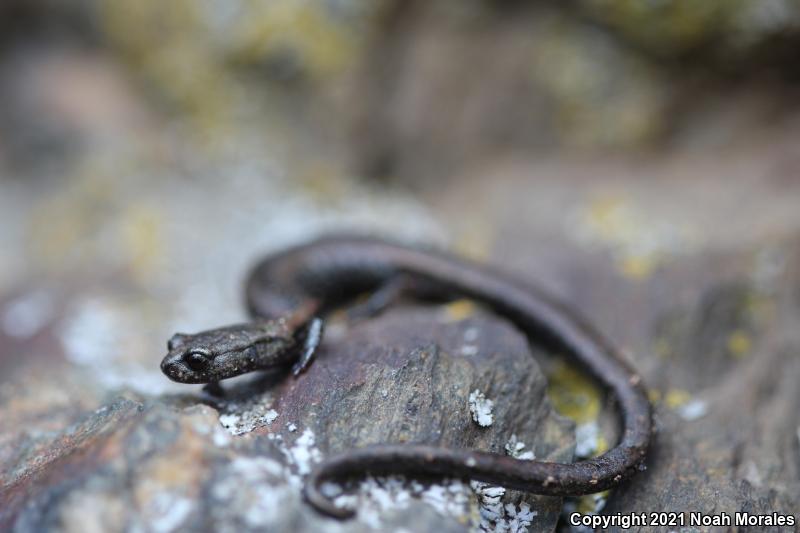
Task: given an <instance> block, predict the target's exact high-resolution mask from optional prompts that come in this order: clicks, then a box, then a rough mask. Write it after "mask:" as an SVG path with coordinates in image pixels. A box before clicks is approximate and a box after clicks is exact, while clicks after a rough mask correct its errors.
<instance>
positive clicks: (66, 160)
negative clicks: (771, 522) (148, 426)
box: [0, 0, 800, 510]
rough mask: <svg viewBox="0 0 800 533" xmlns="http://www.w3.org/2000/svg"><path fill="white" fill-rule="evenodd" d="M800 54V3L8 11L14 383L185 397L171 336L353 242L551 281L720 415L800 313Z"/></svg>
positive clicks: (3, 245) (1, 268)
mask: <svg viewBox="0 0 800 533" xmlns="http://www.w3.org/2000/svg"><path fill="white" fill-rule="evenodd" d="M799 47H800V3H798V2H797V1H795V0H705V1H703V2H683V1H675V0H648V1H628V0H570V1H565V2H542V1H540V2H523V1H515V0H440V1H437V2H422V1H415V0H408V1H396V0H377V1H376V0H372V1H365V0H318V1H312V0H307V1H306V0H273V1H269V2H261V1H256V0H229V1H226V2H212V1H207V0H174V1H171V2H162V1H157V0H137V1H135V2H115V1H111V0H4V1H3V2H2V3H0V250H2V261H0V384H3V386H5V387H6V391H7V393H8V394H10V392H8V391H11V390H12V389H10V388H8V387H11V386H12V384H19V383H25V384H26V387H28V388H30V389H31V390H36V387H37V386H40V387H45V386H46V387H48V389H47V390H49V391H51V394H50V395H49V396H46V397H44V396H40V397H39V399H37V400H34V399H31V400H30V401H31V402H34V403H32V404H31V405H28V406H27V407H25V409H28V411H27V412H28V413H30V412H34V411H37V410H39V412H42V410H43V409H44V408H45V406H46V409H47V410H49V411H50V412H54V410H57V409H58V408H64V409H67V410H68V411H69V413H74V412H75V410H79V409H81V408H83V409H88V408H94V407H95V406H96V405H97V399H96V398H97V395H98V394H100V393H105V392H106V391H109V390H117V389H119V388H127V389H131V390H134V391H137V392H139V393H145V394H159V393H161V392H163V391H166V390H185V389H183V388H181V387H182V386H178V385H174V384H171V383H169V382H168V381H167V380H166V379H165V378H164V377H163V376H162V375H161V373H160V371H159V369H158V361H159V360H160V358H161V356H162V355H163V349H164V342H165V339H166V338H168V336H169V335H171V334H172V333H173V332H174V331H176V330H188V331H193V330H198V329H202V328H206V327H213V326H217V325H220V324H223V323H227V322H231V321H234V320H240V319H243V318H244V317H245V313H244V309H243V306H242V281H243V279H244V276H245V275H246V273H247V269H248V267H249V266H250V265H252V264H253V262H254V261H255V260H257V258H258V257H260V256H261V255H263V254H264V253H266V252H268V251H270V250H275V249H278V248H280V247H282V246H285V245H287V244H289V243H293V242H297V241H299V240H302V239H304V238H307V237H309V236H311V235H314V234H317V233H320V232H323V231H326V230H331V229H358V230H360V231H362V232H371V233H377V234H381V235H391V236H394V237H397V238H400V239H403V240H407V241H411V242H424V243H433V244H436V245H440V246H444V247H447V248H451V249H454V250H456V251H458V252H460V253H463V254H465V255H468V256H471V257H473V258H476V259H479V260H483V261H487V262H490V263H494V264H498V265H502V266H504V267H505V268H506V269H508V270H511V271H515V272H517V273H518V274H520V275H521V276H523V277H527V278H528V279H534V280H539V281H540V282H541V283H543V284H545V285H546V286H548V287H549V288H550V289H551V290H552V291H553V292H555V293H557V294H559V295H560V296H562V297H563V298H565V299H566V300H568V301H571V302H574V303H575V304H576V305H578V306H579V307H581V308H582V309H583V310H584V312H585V313H586V314H587V315H589V317H590V318H591V319H592V320H593V321H595V322H596V323H597V324H598V326H599V327H600V328H601V329H602V330H603V331H605V332H607V333H608V334H609V335H610V336H611V337H612V338H613V339H614V340H615V341H616V342H617V343H618V344H619V345H621V346H622V347H623V348H624V349H625V350H626V352H627V353H628V354H629V357H630V358H631V359H632V360H634V361H635V363H636V365H637V366H638V367H640V368H641V369H642V370H643V372H644V373H645V375H646V376H647V378H648V379H647V382H648V384H649V385H650V386H651V387H652V389H653V399H654V401H655V402H657V403H658V404H659V405H660V406H661V408H663V409H665V410H666V411H667V412H672V413H675V414H676V416H679V417H681V416H683V415H686V417H685V418H683V419H680V418H679V420H683V422H686V421H687V420H690V421H691V420H695V419H698V418H700V417H703V416H711V415H710V414H709V415H707V413H713V412H714V410H713V405H714V401H717V399H719V398H722V399H719V400H718V401H719V402H720V403H721V404H723V403H725V401H727V400H725V398H727V396H725V395H724V394H723V393H721V392H720V390H722V389H725V387H723V385H724V383H726V382H725V379H727V378H726V376H728V378H730V379H731V381H730V382H729V383H728V385H727V386H728V387H733V388H737V389H739V390H751V389H750V388H749V387H751V386H752V387H755V388H758V387H763V386H765V385H764V383H767V384H773V383H776V382H775V381H774V379H773V378H772V377H769V376H767V377H764V378H763V379H762V380H761V381H757V380H756V381H757V382H758V383H760V385H756V384H754V383H756V381H753V382H748V381H746V379H747V378H746V377H741V376H738V375H737V377H731V376H735V375H736V374H735V369H737V368H744V367H743V366H741V365H745V366H746V367H747V368H748V369H749V370H746V371H745V370H742V372H752V367H750V366H747V365H750V364H753V363H751V361H752V359H753V358H752V356H753V354H759V353H760V352H759V349H760V348H759V347H761V346H765V344H764V343H763V342H762V340H763V339H764V338H767V337H769V335H770V334H768V333H764V332H765V331H772V329H773V328H775V327H776V326H775V324H776V320H777V318H776V317H778V316H786V315H785V314H783V315H781V313H779V312H778V311H779V310H781V309H784V310H785V309H786V307H785V306H789V307H791V309H796V307H797V305H798V301H800V297H798V294H800V291H798V289H797V287H798V286H800V284H798V283H797V277H796V273H795V265H796V262H797V258H798V252H797V250H798V246H797V244H798V239H797V238H798V235H800V209H798V205H800V204H799V203H798V202H799V201H800V142H798V139H800V99H798V96H800V91H799V89H800V62H798V50H800V48H799ZM783 298H788V303H785V302H784V301H783ZM789 329H790V328H789ZM782 331H784V330H782ZM785 331H788V329H787V330H785ZM785 331H784V333H785ZM781 338H782V337H781ZM766 345H769V346H772V348H769V349H770V350H772V349H773V348H774V347H775V346H774V345H775V343H772V344H770V343H766ZM764 349H765V350H766V348H764ZM778 351H779V350H778ZM790 351H791V350H790ZM701 353H702V354H703V355H704V356H705V357H700V355H699V354H701ZM770 353H772V352H770ZM781 353H784V352H781ZM792 353H796V352H792ZM776 357H777V356H776ZM792 357H794V359H791V360H792V361H795V363H793V364H795V367H796V361H797V358H796V355H794V356H792ZM676 361H677V362H676ZM769 361H773V362H774V361H775V360H774V359H769V357H767V356H766V355H764V356H763V358H762V359H761V360H760V363H756V366H762V367H763V366H764V364H766V363H767V362H769ZM781 361H782V360H781ZM781 364H784V363H781ZM53 372H56V374H58V375H59V379H60V380H62V381H63V382H64V383H67V382H70V383H73V385H70V386H69V387H68V386H66V385H65V388H64V389H63V394H62V393H60V392H58V390H56V389H53V388H52V379H51V378H45V377H43V376H44V375H45V374H47V375H51V376H52V375H53ZM747 375H750V374H747ZM751 378H752V376H751ZM752 379H755V378H752ZM37 380H39V381H37ZM771 380H772V381H771ZM37 383H39V385H37ZM75 384H78V385H75ZM767 386H773V385H767ZM787 386H788V385H787ZM774 387H775V390H776V391H781V390H783V389H780V387H779V386H778V385H774ZM13 390H16V389H13ZM725 390H728V389H725ZM752 390H755V389H752ZM759 390H761V389H759ZM792 390H794V389H792ZM573 392H574V391H573ZM578 393H580V391H578ZM14 394H16V392H15V393H14ZM725 394H727V393H725ZM775 394H781V393H780V392H776V393H775ZM787 394H788V393H787ZM791 394H793V396H792V395H789V396H787V398H789V399H788V400H787V401H789V402H790V404H789V405H796V404H792V403H791V402H794V401H795V399H796V393H794V392H793V393H791ZM554 401H556V403H558V400H557V399H556V400H554ZM35 402H44V403H38V404H36V403H35ZM59 406H60V407H59ZM67 406H69V407H68V408H67ZM557 407H558V406H557ZM14 409H23V408H22V407H20V406H19V405H17V406H15V407H14ZM772 409H773V411H772V412H775V411H774V406H773V407H772ZM21 412H22V413H23V414H21V415H20V416H21V417H22V416H27V415H24V412H25V411H24V409H23V411H21ZM787 412H788V411H787ZM794 412H796V410H795V411H794ZM53 416H55V415H53ZM69 416H71V415H69V414H64V415H63V417H64V418H63V419H62V420H69ZM665 416H666V415H665ZM795 418H796V417H795ZM20 420H22V418H20ZM53 420H56V421H53V422H52V424H53V427H56V426H57V425H58V422H57V420H58V419H57V418H56V419H53ZM683 422H682V423H683ZM729 422H730V420H729V419H728V418H726V417H724V416H721V417H720V418H719V421H718V423H719V425H718V426H713V425H711V426H709V427H712V429H710V430H709V431H712V432H717V433H716V434H717V435H719V441H720V444H719V445H720V446H722V449H724V450H725V451H726V453H727V451H730V450H729V448H730V447H731V445H730V442H732V441H731V440H730V439H731V438H733V437H732V436H731V435H732V434H729V433H726V431H727V429H726V428H728V427H729V426H728V425H727V424H728V423H729ZM792 424H795V426H792ZM798 425H800V423H796V421H795V422H789V423H787V422H786V420H785V419H782V421H781V422H780V424H778V422H775V426H774V427H773V429H775V428H776V427H782V428H784V433H782V434H781V435H782V436H781V437H780V439H779V440H778V443H777V444H775V446H776V447H777V449H779V450H781V451H780V453H779V455H780V454H784V455H785V456H786V457H789V456H792V457H794V455H793V454H794V453H795V451H796V450H797V446H798V444H797V441H796V438H797V435H800V434H795V432H796V431H797V430H795V429H794V428H796V427H797V426H798ZM787 428H788V429H787ZM51 429H52V428H51ZM725 439H728V441H727V444H725V445H723V442H724V441H725ZM742 439H743V440H742V442H744V443H745V444H742V446H744V449H745V451H744V452H742V450H741V449H739V451H737V453H739V454H740V456H741V454H744V455H745V456H747V451H746V450H747V449H748V448H747V446H748V445H747V444H746V443H747V442H748V439H749V437H746V436H745V437H742ZM762 444H763V443H762ZM706 450H708V448H706ZM762 451H763V450H762ZM709 453H710V452H709ZM731 453H733V452H731ZM759 453H761V452H759ZM776 453H777V452H776ZM781 457H783V456H781ZM781 461H782V459H781ZM795 461H796V459H795ZM748 464H749V463H748V462H747V461H746V460H742V461H739V462H738V463H737V466H735V467H731V468H735V469H741V470H742V472H744V473H743V474H742V476H743V479H748V480H750V481H749V482H751V483H754V484H755V481H753V480H754V479H756V477H758V479H760V480H761V481H760V482H761V483H762V484H763V483H766V482H765V481H764V480H765V479H769V475H768V474H765V473H764V472H763V469H762V470H759V465H758V464H757V462H756V466H755V467H753V468H755V471H756V472H760V474H758V476H755V474H753V473H752V472H753V471H754V470H752V468H751V467H750V466H748ZM793 464H794V465H795V466H794V467H792V468H797V467H796V464H797V463H796V462H795V463H793ZM773 466H775V465H773ZM695 467H696V468H704V467H703V466H698V465H695ZM709 468H711V467H709ZM785 468H788V467H787V466H786V464H785V463H779V464H778V465H777V466H775V468H773V469H772V470H769V471H770V472H773V473H774V472H779V471H781V470H782V469H784V470H785ZM748 469H750V470H748ZM789 470H791V468H790V469H789ZM748 472H749V473H748ZM784 473H785V472H784ZM709 475H711V474H709ZM775 475H776V476H778V475H779V474H775ZM780 475H783V474H780ZM748 476H749V477H748ZM759 476H760V477H759ZM796 481H797V480H796V479H795V480H794V481H792V482H791V483H796ZM776 483H777V482H776ZM781 483H783V484H784V485H785V486H795V485H791V483H790V482H789V481H786V480H785V479H784V480H783V481H781ZM787 483H788V484H789V485H787ZM754 486H756V485H754ZM687 491H688V489H687ZM690 493H691V491H688V492H687V494H690ZM789 493H790V491H789ZM731 494H732V495H731V496H730V497H731V498H734V495H733V493H731ZM629 497H632V496H630V495H629ZM734 499H735V498H734ZM628 508H630V507H628ZM648 510H660V509H648Z"/></svg>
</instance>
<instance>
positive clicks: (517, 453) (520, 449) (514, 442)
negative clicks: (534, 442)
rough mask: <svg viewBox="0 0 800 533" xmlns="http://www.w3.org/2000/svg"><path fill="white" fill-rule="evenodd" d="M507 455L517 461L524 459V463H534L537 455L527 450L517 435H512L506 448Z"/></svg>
mask: <svg viewBox="0 0 800 533" xmlns="http://www.w3.org/2000/svg"><path fill="white" fill-rule="evenodd" d="M505 449H506V454H508V455H510V456H511V457H513V458H515V459H522V460H523V461H533V460H534V459H536V454H534V453H533V450H526V449H525V443H524V442H522V441H521V440H519V439H518V438H517V435H516V434H513V435H511V438H510V439H508V442H507V443H506V446H505Z"/></svg>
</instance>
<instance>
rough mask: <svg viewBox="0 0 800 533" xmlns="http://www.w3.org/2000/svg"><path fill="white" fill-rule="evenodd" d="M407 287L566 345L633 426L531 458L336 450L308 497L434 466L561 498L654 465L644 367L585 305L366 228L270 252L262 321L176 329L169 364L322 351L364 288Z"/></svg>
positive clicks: (211, 367) (257, 281)
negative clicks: (334, 318) (479, 307)
mask: <svg viewBox="0 0 800 533" xmlns="http://www.w3.org/2000/svg"><path fill="white" fill-rule="evenodd" d="M399 287H406V288H409V287H410V288H411V290H412V291H413V290H418V291H423V292H424V294H426V295H430V294H431V291H432V290H434V291H437V292H438V293H439V295H442V296H444V295H450V296H451V297H452V296H459V297H468V298H471V299H474V300H476V301H478V302H480V303H481V304H483V305H485V306H487V307H489V308H491V309H493V310H494V311H495V312H497V313H498V314H500V315H502V316H504V317H506V318H508V319H509V320H511V321H512V322H513V323H514V324H515V325H516V326H517V327H518V328H519V329H520V330H522V331H523V332H524V333H526V334H527V335H528V337H529V339H531V341H534V342H537V343H539V344H544V345H547V346H550V347H554V348H556V349H558V350H560V351H564V352H566V353H568V354H569V355H570V356H572V357H573V358H574V359H575V360H577V362H578V363H580V364H581V365H582V366H583V367H584V368H585V370H587V371H588V372H589V373H590V374H591V375H592V376H594V377H595V378H596V379H597V380H599V382H600V383H601V384H603V385H604V386H605V387H607V388H608V389H609V390H610V392H611V393H612V394H613V395H614V397H615V398H616V401H617V403H618V405H619V409H620V413H621V419H622V424H623V427H624V431H623V434H622V438H621V439H620V442H619V443H618V444H617V446H616V447H614V448H613V449H611V450H609V451H608V452H606V453H604V454H603V455H601V456H599V457H595V458H592V459H588V460H584V461H579V462H576V463H571V464H561V463H548V462H542V461H527V460H519V459H514V458H512V457H508V456H503V455H497V454H493V453H486V452H478V451H468V450H448V449H443V448H437V447H433V446H422V445H414V444H408V445H406V444H403V445H373V446H367V447H364V448H360V449H355V450H350V451H347V452H344V453H341V454H339V455H335V456H333V457H331V458H329V459H327V460H325V461H323V462H322V463H320V464H319V465H317V466H316V468H315V469H314V470H313V471H312V473H311V474H310V475H309V477H308V479H307V480H306V486H305V497H306V499H307V500H308V502H309V503H310V504H311V505H313V506H314V507H315V508H316V509H317V510H319V511H320V512H322V513H325V514H327V515H330V516H333V517H337V518H347V517H350V516H352V515H353V511H351V510H349V509H344V508H340V507H337V506H336V505H334V503H333V501H332V500H331V498H330V497H328V496H327V495H326V494H325V491H324V490H323V484H324V483H325V482H326V481H329V480H333V479H342V478H346V477H348V476H353V475H357V474H362V475H363V474H364V473H367V472H369V473H372V474H383V473H387V474H388V473H396V474H400V473H403V474H405V473H408V474H415V473H416V474H434V475H441V476H448V477H461V478H468V479H475V480H480V481H486V482H489V483H494V484H498V485H503V486H505V487H511V488H514V489H518V490H523V491H527V492H532V493H536V494H549V495H555V496H573V495H580V494H589V493H594V492H600V491H603V490H606V489H608V488H610V487H613V486H615V485H617V484H619V483H620V482H622V481H623V480H625V479H626V478H628V477H630V476H631V475H633V474H634V473H635V472H636V471H637V470H639V469H643V468H644V467H643V461H644V458H645V454H646V451H647V447H648V443H649V440H650V432H651V424H652V422H651V413H650V403H649V402H648V399H647V394H646V392H645V388H644V387H643V385H642V380H641V378H640V376H639V374H637V373H636V371H635V370H633V369H632V368H631V367H630V366H629V365H628V364H627V363H625V362H624V361H623V360H622V359H621V358H620V356H619V354H618V353H617V351H616V350H615V349H614V348H613V347H612V346H611V344H610V343H608V342H607V341H606V340H605V339H604V338H603V337H602V336H601V335H600V334H599V333H597V332H596V331H595V330H594V329H593V328H592V327H590V326H589V325H588V324H587V323H586V322H585V321H584V320H583V319H582V318H580V317H579V316H578V315H577V314H576V313H575V312H574V311H571V310H570V309H568V308H567V307H566V306H564V305H563V304H562V303H559V302H558V301H556V300H554V299H553V298H551V297H550V296H547V295H546V294H545V293H543V292H542V290H541V289H539V288H537V287H535V286H532V285H530V284H529V283H526V282H522V281H516V280H514V279H512V278H511V277H509V276H506V275H503V274H499V273H497V272H495V271H493V270H491V269H490V268H487V267H484V266H480V265H477V264H474V263H471V262H468V261H465V260H463V259H459V258H457V257H454V256H451V255H447V254H444V253H440V252H431V251H422V250H419V249H415V248H410V247H406V246H402V245H399V244H393V243H389V242H386V241H382V240H378V239H373V238H365V237H341V236H339V237H326V238H322V239H319V240H316V241H314V242H311V243H309V244H305V245H302V246H298V247H296V248H292V249H289V250H286V251H283V252H279V253H277V254H275V255H272V256H270V257H267V258H266V259H264V260H263V261H262V262H261V263H259V264H258V265H257V266H256V268H255V269H254V270H253V272H252V273H251V274H250V277H249V278H248V281H247V302H248V306H249V308H250V312H251V313H252V314H253V316H254V317H256V319H255V320H254V321H253V322H251V323H247V324H242V325H238V326H230V327H227V328H221V329H217V330H211V331H207V332H203V333H199V334H197V335H180V334H176V335H175V336H174V337H173V338H172V339H171V340H170V343H169V354H168V355H167V356H166V357H165V358H164V361H163V362H162V364H161V368H162V370H163V371H164V373H165V374H166V375H167V376H169V377H170V378H171V379H173V380H175V381H180V382H183V383H213V382H216V381H218V380H220V379H224V378H228V377H232V376H235V375H239V374H243V373H245V372H250V371H253V370H257V369H262V368H268V367H273V366H275V365H280V364H288V363H290V362H293V363H294V373H295V374H297V373H299V372H301V371H302V370H303V369H304V368H306V367H307V365H308V364H310V362H311V361H312V358H313V354H314V349H315V348H316V346H317V345H318V344H319V342H320V339H321V333H322V328H321V326H322V322H321V320H320V319H319V318H317V317H318V316H324V315H325V313H327V312H329V311H330V310H331V309H333V308H334V307H337V306H340V305H341V304H342V303H343V302H345V301H347V300H348V299H350V298H352V297H353V296H355V295H358V294H360V293H363V292H365V291H376V292H374V293H373V297H372V298H371V300H370V302H369V303H368V304H367V307H370V308H375V309H378V308H380V307H382V306H383V305H385V304H386V303H388V302H389V301H390V300H391V295H392V294H394V293H395V292H397V289H398V288H399Z"/></svg>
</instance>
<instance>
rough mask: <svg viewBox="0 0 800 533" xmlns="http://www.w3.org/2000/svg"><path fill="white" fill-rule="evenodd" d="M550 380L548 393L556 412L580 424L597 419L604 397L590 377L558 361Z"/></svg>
mask: <svg viewBox="0 0 800 533" xmlns="http://www.w3.org/2000/svg"><path fill="white" fill-rule="evenodd" d="M548 378H549V379H548V386H547V393H548V396H549V397H550V401H551V402H552V404H553V408H554V409H555V410H556V412H558V413H559V414H560V415H562V416H566V417H568V418H570V419H572V420H574V421H575V422H577V423H579V424H580V423H585V422H590V421H592V420H595V419H596V418H597V416H598V415H599V414H600V406H601V405H602V398H603V396H602V393H601V391H600V389H599V388H598V387H597V385H595V383H594V382H592V380H591V379H589V377H588V376H586V375H585V374H582V373H580V372H579V371H578V370H576V369H575V368H573V367H572V366H570V365H568V364H567V363H565V362H563V361H558V362H556V363H555V364H554V367H553V371H552V373H551V374H550V375H549V376H548Z"/></svg>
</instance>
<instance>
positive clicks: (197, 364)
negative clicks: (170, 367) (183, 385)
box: [183, 350, 211, 372]
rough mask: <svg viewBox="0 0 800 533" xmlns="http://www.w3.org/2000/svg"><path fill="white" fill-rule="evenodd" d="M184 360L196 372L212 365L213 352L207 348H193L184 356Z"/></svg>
mask: <svg viewBox="0 0 800 533" xmlns="http://www.w3.org/2000/svg"><path fill="white" fill-rule="evenodd" d="M183 362H184V363H186V366H188V367H189V368H191V369H192V370H194V371H195V372H203V371H204V370H208V367H209V366H211V354H210V353H208V352H207V351H206V350H192V351H190V352H189V353H187V354H186V355H184V356H183Z"/></svg>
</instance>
